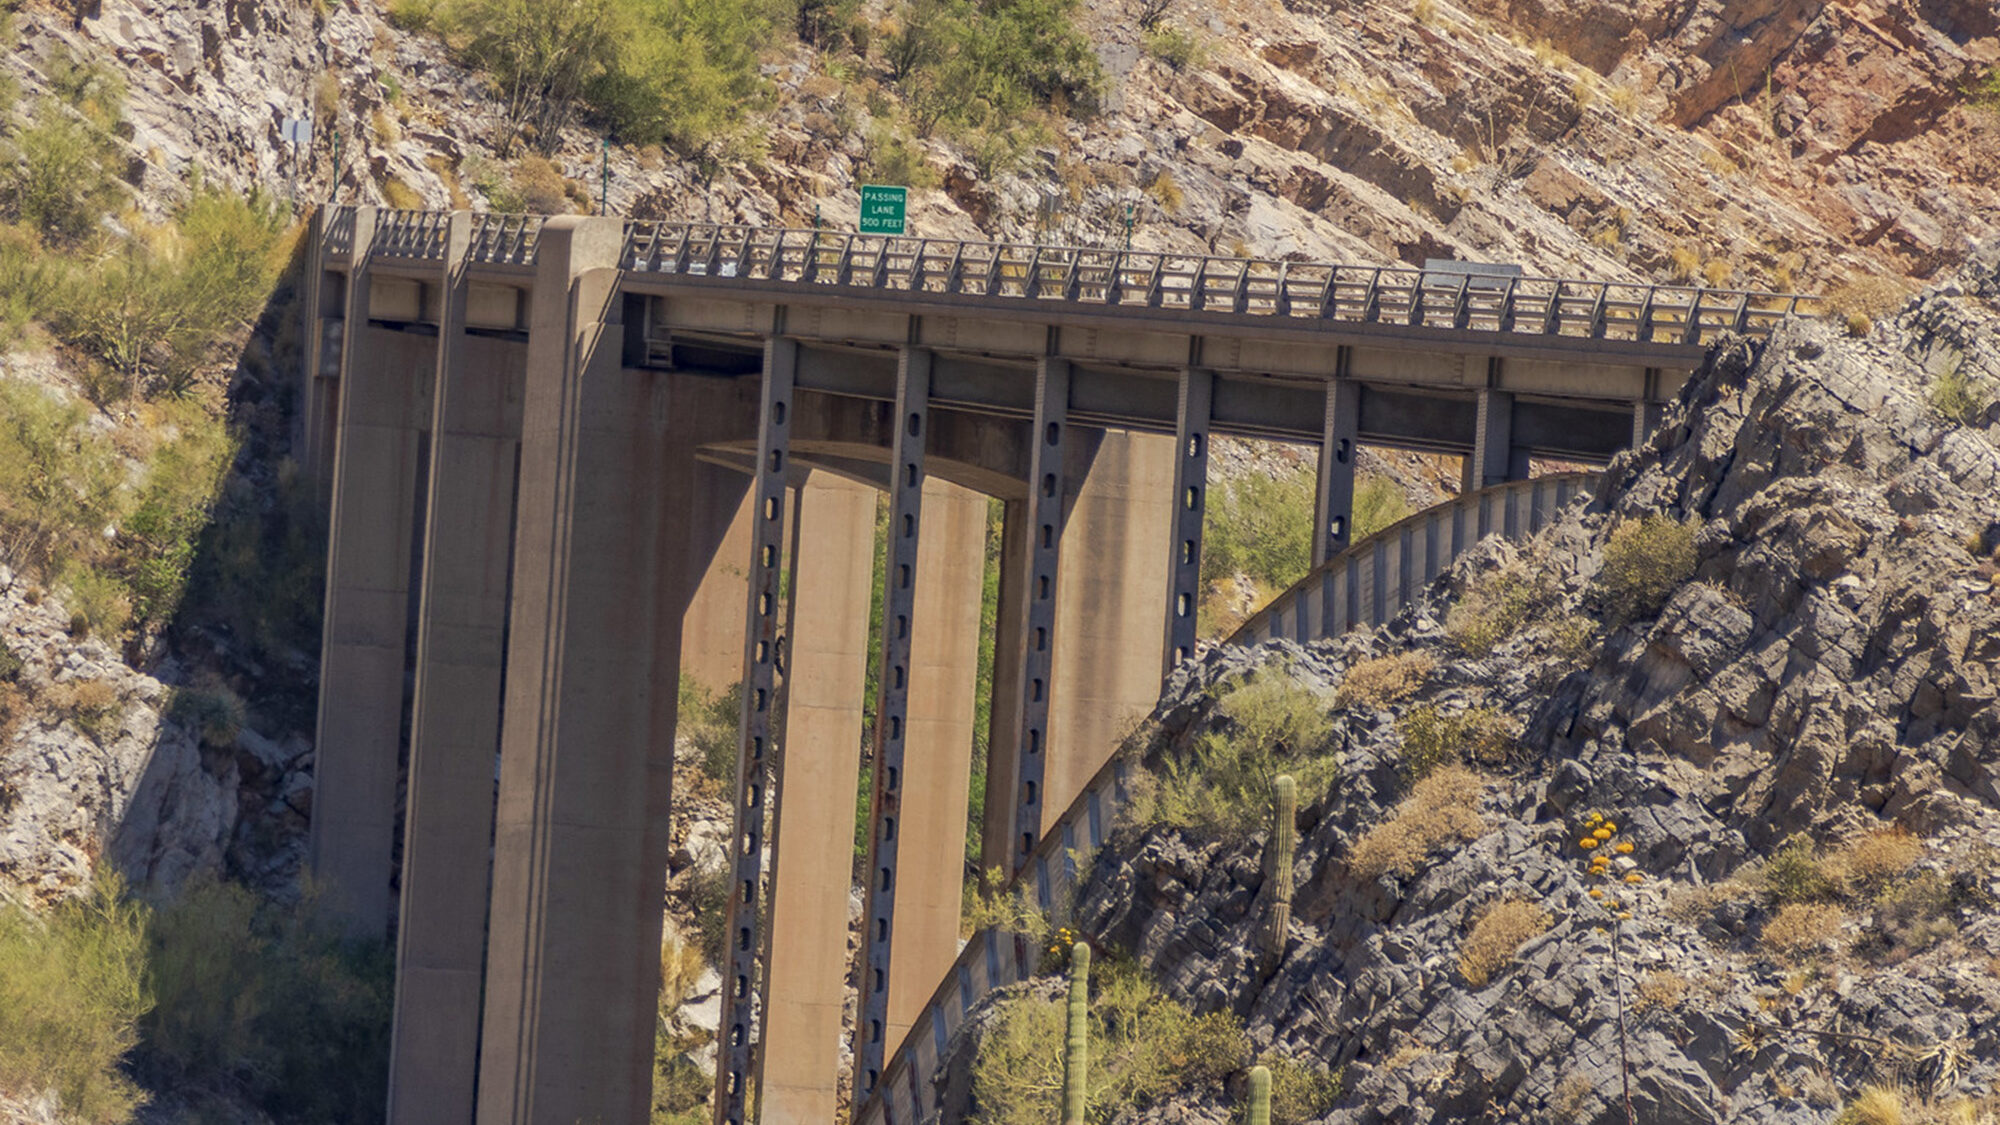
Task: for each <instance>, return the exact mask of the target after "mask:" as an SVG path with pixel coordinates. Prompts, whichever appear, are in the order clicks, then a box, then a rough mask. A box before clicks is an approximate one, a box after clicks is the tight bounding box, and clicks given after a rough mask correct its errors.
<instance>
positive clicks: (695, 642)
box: [681, 496, 755, 693]
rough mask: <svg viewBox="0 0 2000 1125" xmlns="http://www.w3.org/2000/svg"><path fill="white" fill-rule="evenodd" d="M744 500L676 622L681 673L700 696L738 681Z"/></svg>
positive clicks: (746, 550)
mask: <svg viewBox="0 0 2000 1125" xmlns="http://www.w3.org/2000/svg"><path fill="white" fill-rule="evenodd" d="M753 507H755V505H754V504H753V503H752V502H751V500H750V498H749V497H747V496H746V497H744V499H743V503H741V504H739V505H738V506H737V508H736V516H735V518H733V519H731V520H730V521H729V533H728V534H727V535H725V536H724V537H723V540H722V547H721V549H720V550H718V551H716V553H715V560H714V561H713V562H711V563H709V565H708V572H707V573H706V574H704V575H702V579H701V587H700V588H699V589H697V590H696V591H695V595H694V601H693V602H692V603H690V604H689V605H688V609H687V614H686V615H685V616H684V617H682V619H681V672H682V673H683V674H684V675H685V676H686V677H687V678H688V679H691V680H693V681H694V682H695V683H696V684H698V685H700V686H701V688H702V689H703V690H704V691H710V692H718V693H719V692H723V691H727V690H729V688H731V687H732V686H734V685H735V684H736V683H737V681H739V680H741V679H742V678H743V574H744V571H743V565H744V564H743V560H745V559H747V558H749V557H750V510H751V509H752V508H753Z"/></svg>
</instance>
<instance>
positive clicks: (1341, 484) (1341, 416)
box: [1312, 348, 1361, 566]
mask: <svg viewBox="0 0 2000 1125" xmlns="http://www.w3.org/2000/svg"><path fill="white" fill-rule="evenodd" d="M1347 350H1348V349H1346V348H1342V349H1341V351H1343V352H1345V351H1347ZM1360 439H1361V384H1359V383H1356V382H1353V381H1352V380H1348V379H1332V380H1329V381H1328V382H1327V384H1326V424H1325V426H1324V428H1323V429H1322V431H1321V436H1320V442H1319V488H1318V492H1317V494H1316V495H1315V497H1314V510H1315V512H1316V513H1317V516H1318V518H1317V519H1315V520H1314V522H1313V553H1312V562H1313V565H1314V566H1318V565H1319V564H1321V563H1323V562H1325V561H1326V560H1328V559H1330V558H1332V557H1333V556H1335V555H1337V554H1339V553H1340V552H1342V551H1344V550H1346V549H1347V547H1348V544H1350V543H1352V542H1353V541H1354V462H1355V459H1356V457H1357V455H1358V454H1359V452H1360Z"/></svg>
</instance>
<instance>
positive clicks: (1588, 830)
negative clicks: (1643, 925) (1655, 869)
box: [1576, 812, 1646, 920]
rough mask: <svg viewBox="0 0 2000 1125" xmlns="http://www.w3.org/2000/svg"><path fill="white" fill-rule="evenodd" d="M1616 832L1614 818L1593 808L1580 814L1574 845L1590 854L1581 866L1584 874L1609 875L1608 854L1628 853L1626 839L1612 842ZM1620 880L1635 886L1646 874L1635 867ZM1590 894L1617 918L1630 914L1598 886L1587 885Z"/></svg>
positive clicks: (1621, 854) (1607, 877) (1620, 901)
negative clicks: (1583, 868) (1587, 814)
mask: <svg viewBox="0 0 2000 1125" xmlns="http://www.w3.org/2000/svg"><path fill="white" fill-rule="evenodd" d="M1617 835H1618V822H1617V821H1615V820H1612V819H1610V818H1609V817H1606V816H1605V815H1604V814H1603V813H1601V812H1593V813H1591V814H1590V815H1589V816H1588V817H1585V818H1584V822H1583V831H1582V833H1581V834H1580V835H1579V836H1578V839H1577V841H1576V846H1577V847H1578V848H1581V849H1582V850H1583V853H1584V854H1585V855H1587V856H1589V857H1590V860H1589V865H1588V867H1586V869H1585V874H1586V875H1587V876H1588V877H1589V878H1592V879H1610V878H1612V877H1613V876H1612V871H1611V868H1612V859H1611V857H1612V855H1613V854H1614V853H1615V854H1617V855H1620V856H1629V855H1631V854H1632V845H1631V844H1630V843H1628V842H1626V841H1623V840H1619V841H1617V842H1616V843H1613V839H1614V838H1615V837H1616V836H1617ZM1624 866H1626V867H1628V868H1629V867H1631V864H1630V863H1629V862H1627V863H1626V864H1624ZM1623 881H1624V882H1625V883H1626V884H1627V885H1629V886H1638V885H1639V884H1641V883H1643V882H1645V881H1646V877H1645V876H1644V875H1641V874H1640V873H1639V872H1638V871H1636V870H1628V871H1626V872H1625V874H1624V876H1623ZM1590 897H1591V898H1593V899H1595V900H1596V901H1597V903H1598V905H1600V906H1602V907H1604V909H1606V910H1608V911H1610V912H1611V913H1612V914H1613V915H1615V916H1616V917H1618V918H1619V919H1620V920H1623V919H1626V918H1630V917H1631V916H1632V912H1631V911H1630V910H1628V909H1626V904H1625V903H1624V902H1623V901H1622V900H1621V899H1619V897H1618V896H1617V895H1616V894H1607V893H1605V890H1604V888H1602V887H1592V888H1590Z"/></svg>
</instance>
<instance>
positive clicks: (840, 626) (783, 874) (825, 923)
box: [723, 472, 880, 1125]
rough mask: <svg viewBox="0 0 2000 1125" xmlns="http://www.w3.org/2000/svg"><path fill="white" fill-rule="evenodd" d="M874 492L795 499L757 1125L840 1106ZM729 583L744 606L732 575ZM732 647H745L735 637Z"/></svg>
mask: <svg viewBox="0 0 2000 1125" xmlns="http://www.w3.org/2000/svg"><path fill="white" fill-rule="evenodd" d="M879 496H880V493H878V492H876V490H875V489H873V488H870V487H868V486H866V485H862V484H856V483H854V482H852V481H849V480H847V479H845V478H842V477H837V476H835V475H833V474H832V473H827V472H814V473H813V474H812V476H811V478H810V480H809V481H808V483H807V485H806V487H805V489H804V490H803V491H802V492H801V494H800V496H799V499H798V513H797V517H796V522H795V525H794V526H795V527H796V528H797V529H798V534H797V536H796V538H795V541H794V543H793V549H792V554H793V564H792V565H793V567H794V570H793V578H792V598H791V606H790V617H791V625H790V628H789V630H788V641H787V644H786V667H785V686H784V692H783V696H784V699H783V705H784V708H785V741H784V755H783V758H782V766H781V769H780V779H779V783H778V792H779V794H780V798H781V800H783V808H784V816H783V817H782V818H781V819H780V820H779V821H778V824H777V826H776V832H777V848H776V850H775V851H774V853H773V854H772V861H771V863H772V866H771V940H770V949H771V954H770V957H769V959H768V961H767V962H766V964H765V968H764V988H765V1003H764V1023H763V1034H762V1042H761V1046H760V1048H759V1051H758V1068H759V1071H760V1073H761V1079H760V1081H759V1091H760V1092H759V1096H758V1103H757V1104H758V1105H759V1107H760V1119H761V1120H762V1122H763V1123H764V1125H824V1123H825V1122H828V1121H832V1120H833V1119H834V1116H835V1111H836V1108H837V1106H838V1105H839V1102H840V1081H839V1068H840V1060H839V1054H840V1036H841V1014H842V1012H841V1009H842V1006H843V1003H844V1001H845V999H846V994H847V970H848V967H849V961H848V957H847V905H848V888H849V886H850V884H851V882H852V878H853V870H854V795H855V786H856V783H857V774H858V773H859V772H860V766H861V702H862V693H863V690H864V686H863V685H864V683H865V681H866V680H867V664H868V655H869V652H868V597H869V584H870V583H871V582H872V581H873V578H874V568H875V505H876V500H877V499H878V497H879ZM733 531H734V528H733V527H732V533H733ZM728 549H729V548H728V546H727V545H725V546H724V548H723V551H724V553H725V555H726V553H727V551H728ZM747 549H748V547H747V540H746V546H745V550H746V551H747ZM735 592H736V594H737V595H738V600H739V601H740V598H741V595H742V588H741V580H740V579H739V580H738V587H737V590H736V591H735ZM739 608H740V607H739ZM737 642H738V646H739V648H740V646H741V642H742V635H741V633H740V632H739V633H738V634H737ZM739 656H740V654H739Z"/></svg>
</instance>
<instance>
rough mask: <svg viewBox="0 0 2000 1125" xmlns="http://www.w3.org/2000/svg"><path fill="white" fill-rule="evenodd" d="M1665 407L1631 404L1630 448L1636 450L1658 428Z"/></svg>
mask: <svg viewBox="0 0 2000 1125" xmlns="http://www.w3.org/2000/svg"><path fill="white" fill-rule="evenodd" d="M1665 413H1666V407H1665V405H1664V404H1662V403H1657V402H1635V403H1633V404H1632V448H1634V449H1637V448H1639V447H1640V446H1641V445H1644V444H1645V443H1646V439H1647V438H1649V437H1652V436H1653V431H1654V430H1657V429H1659V428H1660V418H1661V416H1662V415H1664V414H1665Z"/></svg>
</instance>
